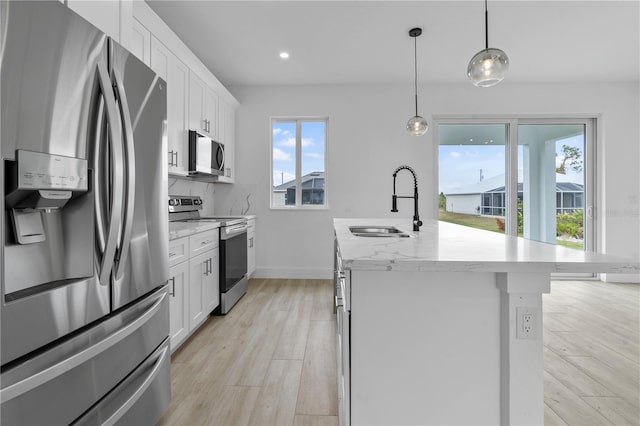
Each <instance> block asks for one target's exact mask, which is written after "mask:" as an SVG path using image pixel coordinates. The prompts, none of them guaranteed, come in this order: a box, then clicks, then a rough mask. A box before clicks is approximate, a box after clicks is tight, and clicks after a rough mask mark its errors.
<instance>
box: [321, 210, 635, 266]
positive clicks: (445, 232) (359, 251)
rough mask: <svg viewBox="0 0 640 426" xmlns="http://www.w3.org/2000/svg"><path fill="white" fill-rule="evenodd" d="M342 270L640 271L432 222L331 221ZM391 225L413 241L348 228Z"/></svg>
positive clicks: (615, 260) (604, 258) (628, 262)
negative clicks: (367, 234)
mask: <svg viewBox="0 0 640 426" xmlns="http://www.w3.org/2000/svg"><path fill="white" fill-rule="evenodd" d="M333 222H334V229H335V232H336V238H337V240H338V245H339V247H340V252H341V256H342V262H343V266H344V267H345V268H351V269H362V270H404V271H410V270H415V271H443V272H444V271H469V272H475V271H477V272H566V273H578V272H593V273H598V272H601V273H604V272H611V273H613V272H615V273H629V274H633V273H639V272H640V260H638V259H636V260H633V259H623V258H619V257H613V256H609V255H604V254H600V253H593V252H586V251H582V250H576V249H571V248H567V247H561V246H556V245H553V244H547V243H541V242H537V241H531V240H526V239H524V238H519V237H510V236H506V235H504V234H500V233H497V232H490V231H484V230H480V229H474V228H470V227H467V226H461V225H455V224H452V223H447V222H440V221H436V220H425V221H424V225H423V226H422V227H421V228H420V231H419V232H414V231H412V223H411V219H409V218H400V219H390V218H384V219H381V218H374V219H364V218H362V219H352V218H350V219H334V220H333ZM363 225H364V226H395V227H396V228H398V229H400V230H402V231H404V232H406V233H408V234H411V235H412V236H413V238H398V237H382V238H374V237H358V236H355V235H353V234H352V233H351V231H350V230H349V227H350V226H363Z"/></svg>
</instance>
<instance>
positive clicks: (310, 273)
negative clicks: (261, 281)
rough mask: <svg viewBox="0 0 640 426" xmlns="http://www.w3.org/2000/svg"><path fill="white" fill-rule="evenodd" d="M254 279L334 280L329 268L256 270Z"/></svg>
mask: <svg viewBox="0 0 640 426" xmlns="http://www.w3.org/2000/svg"><path fill="white" fill-rule="evenodd" d="M252 278H285V279H301V280H305V279H306V280H329V279H333V270H332V269H327V268H296V267H290V268H256V272H255V273H254V274H253V276H252Z"/></svg>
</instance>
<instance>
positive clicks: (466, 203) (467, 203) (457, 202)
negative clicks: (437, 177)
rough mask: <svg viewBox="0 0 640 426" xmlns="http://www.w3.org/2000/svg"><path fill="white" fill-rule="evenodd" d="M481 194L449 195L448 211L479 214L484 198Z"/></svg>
mask: <svg viewBox="0 0 640 426" xmlns="http://www.w3.org/2000/svg"><path fill="white" fill-rule="evenodd" d="M481 197H482V196H481V195H480V194H449V195H447V211H448V212H454V213H465V214H479V212H478V207H480V205H481V202H482V199H481Z"/></svg>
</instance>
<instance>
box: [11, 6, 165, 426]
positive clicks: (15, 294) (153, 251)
mask: <svg viewBox="0 0 640 426" xmlns="http://www.w3.org/2000/svg"><path fill="white" fill-rule="evenodd" d="M0 9H1V10H0V20H1V21H0V37H1V40H0V41H1V43H0V49H1V51H0V56H1V63H0V67H1V68H0V79H1V86H0V99H1V101H0V103H1V105H0V106H1V111H0V142H1V153H2V160H1V161H0V176H2V178H3V182H2V185H0V186H1V187H2V196H1V197H0V212H1V214H2V228H1V232H2V234H1V236H0V237H1V239H2V241H3V244H2V245H1V249H2V252H1V256H0V259H1V268H2V269H1V271H0V276H1V277H2V283H1V286H0V287H1V299H0V321H1V325H0V327H1V335H0V336H1V342H0V363H1V367H0V403H1V405H0V422H1V423H2V424H7V425H18V424H46V425H53V424H70V423H76V424H136V425H139V424H155V423H156V422H157V421H158V419H159V418H160V416H161V415H162V413H163V411H164V409H165V408H166V406H167V405H168V403H169V399H170V377H169V369H170V351H169V338H168V336H169V300H168V293H167V285H166V282H167V279H168V220H167V208H166V200H167V170H166V164H167V162H166V161H164V160H163V155H165V153H166V152H167V149H166V130H165V129H166V96H165V94H166V84H165V82H164V81H163V80H162V79H161V78H159V77H158V76H157V75H156V74H155V73H154V72H153V71H151V69H149V68H148V67H147V66H146V65H145V64H144V63H142V62H141V61H140V60H138V59H137V58H135V57H134V56H133V55H132V54H130V53H129V52H127V51H126V50H125V49H124V48H122V47H121V46H119V45H118V44H117V43H116V42H115V41H114V40H112V39H110V38H109V37H107V36H106V35H104V34H103V33H101V32H100V31H98V30H97V29H96V28H95V27H93V26H92V25H90V24H89V23H87V22H86V21H85V20H84V19H82V18H81V17H79V16H78V15H76V14H75V13H74V12H72V11H70V10H69V9H68V8H67V7H66V6H64V5H63V4H61V3H60V2H57V1H45V2H34V1H15V2H6V1H3V2H2V4H1V5H0Z"/></svg>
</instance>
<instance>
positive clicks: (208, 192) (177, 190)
mask: <svg viewBox="0 0 640 426" xmlns="http://www.w3.org/2000/svg"><path fill="white" fill-rule="evenodd" d="M214 187H215V186H214V184H213V183H206V182H197V181H191V180H185V179H176V178H171V177H169V195H199V196H200V198H202V211H201V212H200V214H201V215H202V216H205V215H213V214H214Z"/></svg>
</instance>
